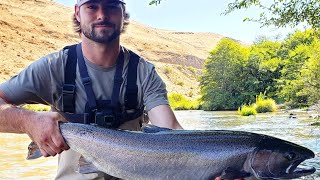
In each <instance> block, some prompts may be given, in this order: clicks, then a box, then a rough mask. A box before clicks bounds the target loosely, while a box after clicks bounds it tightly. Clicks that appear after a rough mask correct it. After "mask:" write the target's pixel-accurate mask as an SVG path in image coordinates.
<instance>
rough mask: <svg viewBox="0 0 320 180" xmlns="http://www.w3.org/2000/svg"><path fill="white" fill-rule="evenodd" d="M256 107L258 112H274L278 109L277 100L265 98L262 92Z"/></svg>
mask: <svg viewBox="0 0 320 180" xmlns="http://www.w3.org/2000/svg"><path fill="white" fill-rule="evenodd" d="M254 107H255V109H256V111H257V112H258V113H266V112H274V111H276V110H277V104H276V102H275V101H274V100H273V99H271V98H265V96H264V95H262V94H261V93H260V95H259V96H257V99H256V103H255V105H254Z"/></svg>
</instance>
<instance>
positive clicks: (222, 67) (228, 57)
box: [200, 39, 251, 110]
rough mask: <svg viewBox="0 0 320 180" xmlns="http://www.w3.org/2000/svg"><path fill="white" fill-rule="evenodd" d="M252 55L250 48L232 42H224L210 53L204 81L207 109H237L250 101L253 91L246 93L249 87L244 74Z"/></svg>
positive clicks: (202, 90) (226, 40)
mask: <svg viewBox="0 0 320 180" xmlns="http://www.w3.org/2000/svg"><path fill="white" fill-rule="evenodd" d="M248 52H249V50H248V49H247V48H244V47H241V45H240V44H239V43H237V42H235V41H233V40H230V39H223V40H221V41H220V42H219V44H218V45H217V47H216V48H215V49H213V50H212V51H211V52H210V54H209V57H208V59H207V60H206V63H205V68H204V72H203V76H202V77H201V78H200V87H201V95H202V101H203V102H204V104H203V108H204V109H205V110H222V109H237V107H239V106H240V105H241V103H243V102H245V101H248V99H250V96H251V95H250V92H248V93H243V90H244V89H246V86H248V84H247V83H246V82H247V78H248V76H247V73H246V72H245V71H244V66H245V65H246V64H247V62H246V61H247V56H248ZM249 78H250V77H249Z"/></svg>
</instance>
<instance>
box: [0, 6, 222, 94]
mask: <svg viewBox="0 0 320 180" xmlns="http://www.w3.org/2000/svg"><path fill="white" fill-rule="evenodd" d="M72 14H73V8H70V7H65V6H63V5H61V4H58V3H55V2H54V1H52V0H51V1H50V0H1V1H0V44H1V48H0V59H1V61H0V81H4V80H6V79H8V78H10V77H11V76H12V75H14V74H16V73H18V72H19V71H21V69H23V68H24V67H25V66H27V65H28V64H30V63H31V62H33V61H34V60H36V59H38V58H40V57H42V56H44V55H46V54H48V53H51V52H53V51H58V50H60V49H62V48H63V47H64V46H66V45H70V44H74V43H77V42H79V38H78V35H77V34H76V33H74V32H73V27H72V23H71V17H72ZM222 38H223V36H222V35H219V34H214V33H195V32H175V31H169V30H161V29H156V28H152V27H150V26H146V25H143V24H141V23H139V22H135V21H131V22H130V25H129V27H128V29H127V31H126V33H124V34H123V36H122V39H121V41H122V44H123V45H124V46H126V47H128V48H130V49H131V50H133V51H135V52H136V53H138V54H139V55H141V56H142V57H144V58H145V59H147V60H149V61H152V63H154V64H155V65H156V68H157V70H158V72H159V74H160V76H161V77H162V78H163V79H164V81H165V82H166V84H167V87H168V91H169V92H178V93H182V94H185V95H187V96H189V97H191V98H195V97H197V95H198V94H199V87H198V81H197V77H198V76H199V75H200V74H201V68H202V67H203V63H204V60H205V59H206V57H207V55H208V52H209V51H210V50H212V49H213V48H214V47H215V46H216V44H217V43H218V42H219V41H220V40H221V39H222ZM168 69H171V71H168ZM168 72H170V73H168Z"/></svg>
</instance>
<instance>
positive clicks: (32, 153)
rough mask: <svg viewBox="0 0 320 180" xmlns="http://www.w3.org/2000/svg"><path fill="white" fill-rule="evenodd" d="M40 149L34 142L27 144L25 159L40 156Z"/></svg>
mask: <svg viewBox="0 0 320 180" xmlns="http://www.w3.org/2000/svg"><path fill="white" fill-rule="evenodd" d="M41 156H42V154H41V151H40V149H39V147H38V145H37V144H36V143H35V142H31V143H30V144H29V146H28V156H27V160H32V159H37V158H39V157H41Z"/></svg>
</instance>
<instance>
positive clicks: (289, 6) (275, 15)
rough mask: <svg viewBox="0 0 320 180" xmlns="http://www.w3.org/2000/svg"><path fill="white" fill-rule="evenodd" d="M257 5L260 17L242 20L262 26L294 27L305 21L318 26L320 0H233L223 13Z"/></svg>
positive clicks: (314, 26) (319, 23)
mask: <svg viewBox="0 0 320 180" xmlns="http://www.w3.org/2000/svg"><path fill="white" fill-rule="evenodd" d="M250 7H258V8H260V9H261V10H262V12H261V13H260V17H257V18H245V19H244V21H256V22H259V23H261V25H262V26H269V25H274V26H276V27H285V26H291V27H295V26H297V25H298V24H300V23H307V24H308V25H310V26H311V27H312V28H314V29H316V30H319V28H320V16H319V14H320V0H274V1H273V2H270V1H262V0H235V1H234V2H232V3H229V4H228V8H227V10H226V11H225V12H224V13H223V14H224V15H227V14H230V13H231V12H233V11H236V10H240V9H248V8H250Z"/></svg>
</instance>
